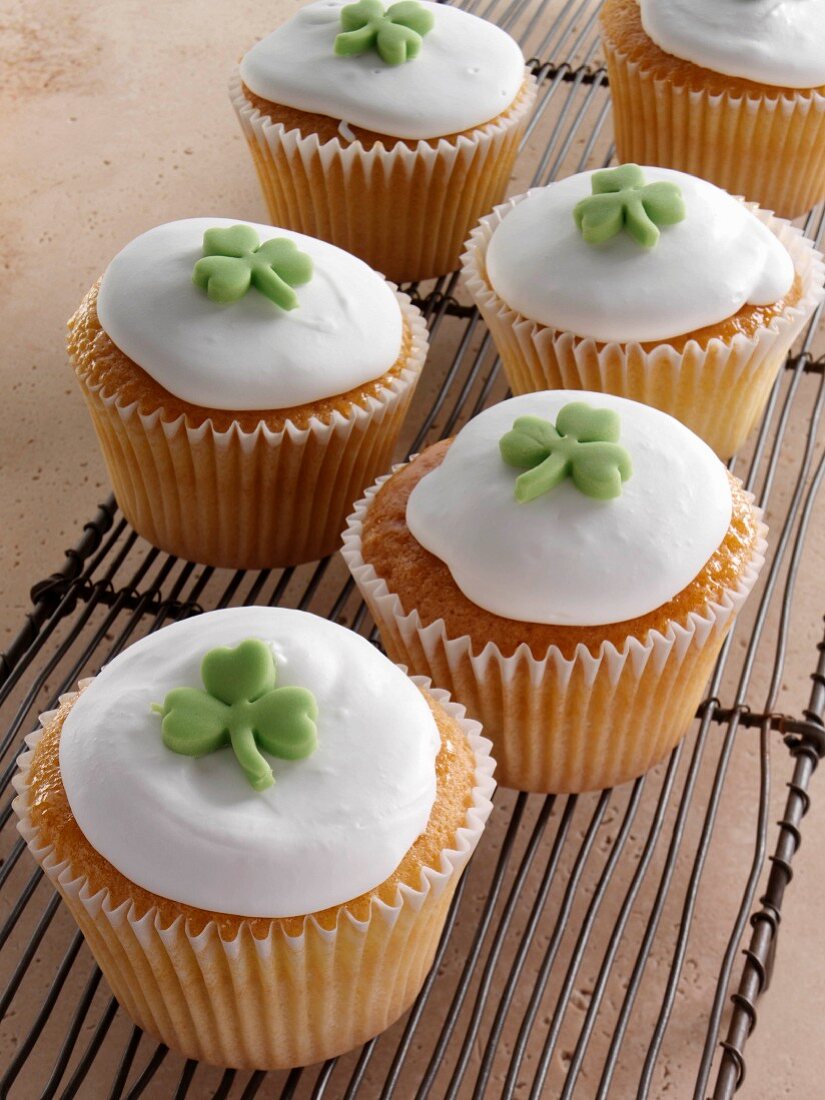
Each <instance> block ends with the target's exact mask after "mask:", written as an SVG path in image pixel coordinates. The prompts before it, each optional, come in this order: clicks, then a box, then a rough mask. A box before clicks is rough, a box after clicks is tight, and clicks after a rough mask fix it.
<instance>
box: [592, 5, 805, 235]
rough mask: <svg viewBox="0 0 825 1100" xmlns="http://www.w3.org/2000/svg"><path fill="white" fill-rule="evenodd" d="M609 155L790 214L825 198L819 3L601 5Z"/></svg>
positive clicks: (787, 215) (792, 215) (794, 214)
mask: <svg viewBox="0 0 825 1100" xmlns="http://www.w3.org/2000/svg"><path fill="white" fill-rule="evenodd" d="M601 34H602V43H603V46H604V51H605V56H606V59H607V71H608V76H609V80H610V93H611V97H612V99H613V117H614V126H615V131H616V149H617V152H618V155H619V157H621V158H622V159H623V160H634V161H638V162H639V163H641V164H660V165H664V166H666V167H668V168H679V169H681V170H683V171H685V172H692V173H694V174H695V175H697V176H702V177H704V178H705V179H708V180H712V181H713V183H716V184H718V185H719V186H720V187H724V188H725V189H726V190H728V191H731V192H732V193H733V194H736V195H744V196H745V197H746V198H748V199H752V200H753V201H755V202H758V203H759V205H760V206H764V207H767V208H768V209H769V210H773V211H776V213H778V214H781V215H782V216H783V217H787V218H792V217H796V216H797V215H798V214H802V213H804V212H805V211H806V210H809V209H810V208H811V207H812V206H813V205H814V204H815V203H817V202H819V201H820V200H821V199H822V198H825V3H823V0H803V2H800V0H790V2H786V3H777V0H747V2H746V3H743V2H742V0H606V2H605V4H604V7H603V8H602V12H601Z"/></svg>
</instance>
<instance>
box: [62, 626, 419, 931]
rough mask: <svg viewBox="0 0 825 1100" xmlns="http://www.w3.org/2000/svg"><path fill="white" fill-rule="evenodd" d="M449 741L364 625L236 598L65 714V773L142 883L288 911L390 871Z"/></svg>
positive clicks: (148, 643)
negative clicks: (360, 629)
mask: <svg viewBox="0 0 825 1100" xmlns="http://www.w3.org/2000/svg"><path fill="white" fill-rule="evenodd" d="M439 744H440V739H439V733H438V728H437V726H436V724H435V720H434V719H433V716H432V713H431V711H430V709H429V707H428V705H427V702H426V700H425V699H424V697H423V695H422V694H421V692H420V691H419V690H418V688H417V687H416V686H415V685H414V684H413V683H412V682H411V681H410V680H409V679H407V677H406V676H405V675H404V674H403V673H402V672H401V670H400V669H398V668H397V667H396V666H395V665H393V664H392V663H391V662H390V661H388V660H387V659H386V658H385V657H384V656H383V655H382V654H381V653H379V651H378V650H377V649H376V648H374V647H373V646H372V645H370V643H369V642H367V641H366V640H365V639H363V638H361V637H360V636H359V635H357V634H355V633H353V632H352V631H349V630H346V629H344V628H343V627H340V626H336V625H335V624H333V623H330V622H327V621H326V620H324V619H320V618H317V617H316V616H314V615H309V614H306V613H304V612H300V611H291V610H285V609H281V608H265V607H249V608H233V609H230V610H224V611H214V612H210V613H209V614H205V615H198V616H196V617H195V618H191V619H186V620H184V621H182V622H179V623H176V624H174V625H173V626H169V627H166V628H165V629H163V630H160V631H157V632H156V633H154V634H149V635H148V636H147V637H145V638H143V639H141V640H140V641H139V642H137V643H135V645H133V646H131V647H130V648H129V649H127V650H126V651H125V652H124V653H122V654H121V655H120V656H118V657H116V658H115V659H114V660H113V661H112V662H111V663H110V664H109V665H107V666H106V667H105V668H104V669H103V671H102V672H101V673H100V674H99V676H97V677H96V679H94V680H93V681H92V682H91V683H90V684H89V686H88V687H87V688H86V690H85V691H84V692H82V694H81V695H80V697H79V698H78V699H77V701H76V702H75V704H74V706H73V707H72V709H71V711H70V712H69V714H68V715H67V717H66V720H65V723H64V725H63V729H62V733H61V738H60V771H61V775H62V779H63V784H64V786H65V790H66V796H67V798H68V801H69V805H70V807H71V810H72V813H73V814H74V816H75V818H76V820H77V823H78V825H79V826H80V828H81V830H82V831H83V833H84V835H85V836H86V839H87V840H88V841H89V843H90V844H91V845H92V846H93V847H94V848H95V849H96V850H97V851H98V852H99V853H100V854H101V855H102V856H104V857H105V858H106V859H108V860H109V861H110V862H111V863H112V864H113V865H114V866H115V867H116V868H117V869H118V870H119V871H120V872H121V873H122V874H124V875H125V876H126V877H127V878H128V879H130V880H131V881H132V882H134V883H137V884H138V885H139V886H142V887H144V888H145V889H146V890H150V891H152V892H153V893H155V894H158V895H160V896H162V897H165V898H169V899H171V900H173V901H177V902H181V903H183V904H187V905H192V906H196V907H199V908H202V909H207V910H210V911H213V912H219V913H235V914H238V915H240V916H246V917H290V916H299V915H302V914H306V913H313V912H316V911H318V910H321V909H325V908H327V907H329V906H334V905H339V904H342V903H344V902H346V901H349V900H351V899H352V898H354V897H357V896H359V895H360V894H362V893H365V892H367V891H369V890H371V889H373V888H374V887H376V886H378V885H379V884H380V883H381V882H383V881H384V880H385V879H386V878H388V877H389V875H390V874H392V872H393V871H394V870H395V868H396V867H397V866H398V864H399V863H400V862H401V860H402V858H403V857H404V855H405V853H406V852H407V851H408V849H409V848H410V847H411V846H412V844H413V843H414V842H415V840H416V839H417V838H418V836H419V835H420V834H421V833H422V832H423V831H424V830H425V829H426V827H427V822H428V820H429V816H430V811H431V809H432V805H433V802H434V800H435V792H436V772H435V759H436V755H437V753H438V750H439ZM273 773H274V775H273Z"/></svg>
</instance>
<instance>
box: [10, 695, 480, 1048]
mask: <svg viewBox="0 0 825 1100" xmlns="http://www.w3.org/2000/svg"><path fill="white" fill-rule="evenodd" d="M415 682H416V683H418V684H419V686H421V687H423V688H425V689H427V690H429V691H430V694H431V695H432V696H433V697H434V698H435V699H436V700H437V701H438V702H439V703H440V705H441V706H442V707H443V708H444V710H445V711H446V712H447V713H448V714H449V715H450V716H451V717H452V718H454V719H455V720H456V721H457V722H458V723H459V724H460V726H461V728H462V730H463V731H464V734H465V736H466V737H467V740H468V742H469V743H470V746H471V747H472V749H473V752H474V753H475V757H476V770H475V784H474V788H473V793H472V803H471V805H470V806H469V807H468V809H467V812H466V816H465V820H464V824H463V825H462V826H461V827H460V828H459V829H458V830H457V832H456V837H455V843H454V847H452V848H448V849H445V850H444V851H443V852H442V853H441V860H440V864H439V866H438V867H422V870H421V882H420V885H419V887H418V888H413V887H412V886H408V885H406V884H401V885H399V887H398V890H397V894H396V897H395V899H394V901H393V903H392V904H391V905H390V904H387V903H385V902H383V901H381V900H380V899H374V900H373V903H372V905H371V909H370V912H369V916H368V917H367V918H365V919H364V920H356V919H355V918H354V917H352V916H351V915H350V914H349V913H348V912H346V911H345V910H340V911H339V915H338V920H337V923H336V924H335V926H334V927H333V928H326V927H324V926H322V925H321V924H320V923H319V922H318V921H317V920H316V918H315V917H314V916H311V915H310V916H307V917H305V918H304V922H303V929H302V930H301V932H300V933H299V934H297V935H287V934H286V932H285V931H284V930H283V926H282V925H281V924H280V923H278V922H273V924H272V927H271V931H270V932H269V934H268V935H267V936H266V938H257V937H256V936H254V935H253V934H252V931H251V929H250V928H249V926H248V925H246V924H242V925H241V926H240V929H239V931H238V934H237V935H236V936H235V937H234V938H233V939H231V940H226V939H223V938H221V935H220V933H219V932H218V929H217V927H216V925H215V924H214V923H211V924H209V925H207V927H206V928H204V930H203V931H202V932H200V933H199V934H198V935H194V934H192V933H191V932H189V930H188V929H187V926H186V922H185V920H184V918H183V917H182V916H181V917H179V918H178V919H177V920H176V921H175V922H174V923H173V924H171V925H169V926H167V927H164V926H163V925H162V922H161V920H160V916H159V914H158V911H157V909H156V908H153V909H150V910H148V912H146V913H145V914H144V915H143V916H142V917H140V919H138V917H137V913H136V911H135V908H134V905H133V904H132V903H131V902H128V901H126V902H124V903H122V904H121V905H119V906H117V907H114V906H113V905H112V904H111V902H110V899H109V895H108V891H107V890H105V889H103V890H99V891H98V892H97V893H92V891H91V889H90V886H89V882H88V879H87V878H86V877H85V876H77V875H75V874H74V873H73V872H72V868H71V865H70V862H69V861H68V860H63V861H60V860H58V859H57V857H56V855H55V854H54V849H53V846H51V845H49V844H45V843H44V842H43V841H42V840H41V838H40V835H39V832H38V830H37V829H36V827H35V826H34V824H33V823H32V820H31V816H30V814H29V797H28V791H29V771H30V767H31V762H32V759H33V756H34V749H35V747H36V745H37V743H38V741H39V740H40V738H41V737H42V729H39V730H37V731H36V732H34V733H32V734H30V735H29V736H28V737H27V738H26V744H27V746H28V751H26V752H24V753H23V755H22V756H21V757H20V759H19V761H18V767H19V771H18V772H17V774H16V775H15V777H14V780H13V782H14V786H15V789H16V791H17V797H16V798H15V800H14V803H13V807H14V811H15V813H16V814H17V817H18V819H19V820H18V826H17V827H18V829H19V831H20V833H21V835H22V836H23V838H24V839H25V841H26V844H27V845H28V847H29V850H30V851H31V853H32V855H33V856H34V858H35V859H36V860H37V862H38V863H39V864H40V866H41V867H42V869H43V871H44V873H45V874H46V876H47V877H48V879H49V881H50V882H51V883H52V885H53V886H54V887H55V889H56V890H57V891H58V892H59V893H60V895H61V897H62V898H63V900H64V901H65V903H66V905H67V906H68V908H69V910H70V912H71V913H72V916H73V917H74V918H75V920H76V921H77V923H78V925H79V926H80V929H81V931H82V932H83V935H84V936H85V938H86V942H87V943H88V945H89V948H90V950H91V952H92V954H93V955H94V957H95V959H96V961H97V963H98V965H99V966H100V969H101V970H102V971H103V974H104V976H105V978H106V980H107V982H108V983H109V985H110V986H111V988H112V992H113V993H114V995H115V997H116V998H117V1000H118V1001H119V1003H120V1004H121V1005H122V1007H123V1008H124V1009H125V1010H126V1012H127V1013H128V1014H129V1016H131V1018H132V1019H133V1020H134V1022H135V1023H136V1024H137V1025H138V1026H139V1027H141V1028H143V1029H144V1030H145V1031H147V1032H149V1033H150V1034H151V1035H153V1036H154V1037H155V1038H156V1039H158V1040H159V1041H160V1042H163V1043H165V1044H166V1045H167V1046H169V1047H170V1048H172V1049H174V1050H177V1051H178V1052H179V1053H181V1054H183V1055H184V1056H185V1057H187V1058H195V1059H198V1060H199V1061H203V1062H208V1063H211V1064H213V1065H218V1066H232V1067H236V1068H240V1069H285V1068H290V1067H292V1066H302V1065H309V1064H311V1063H313V1062H319V1061H322V1060H324V1059H326V1058H332V1057H334V1056H336V1055H338V1054H343V1053H344V1052H345V1051H348V1050H351V1049H353V1048H354V1047H357V1046H359V1045H360V1044H361V1043H363V1042H366V1041H367V1040H368V1039H370V1038H372V1037H373V1036H374V1035H378V1034H379V1033H380V1032H381V1031H383V1030H384V1029H385V1028H387V1027H389V1026H390V1024H392V1023H393V1022H394V1021H395V1020H396V1019H398V1017H399V1016H401V1015H402V1014H403V1013H404V1012H405V1011H406V1010H407V1009H408V1008H409V1007H410V1005H411V1004H412V1002H413V1000H414V999H415V997H416V996H417V994H418V992H419V990H420V988H421V986H422V984H423V982H424V979H425V977H426V975H427V972H428V970H429V969H430V966H431V964H432V960H433V956H434V954H435V950H436V947H437V945H438V940H439V937H440V935H441V932H442V929H443V926H444V921H445V919H446V916H447V911H448V909H449V905H450V901H451V899H452V896H453V893H454V892H455V888H456V886H457V884H458V880H459V879H460V877H461V874H462V871H463V870H464V867H465V866H466V864H467V861H468V860H469V858H470V856H471V855H472V853H473V851H474V849H475V847H476V845H477V843H478V841H479V838H480V836H481V833H482V832H483V830H484V825H485V823H486V821H487V818H488V816H489V814H490V811H491V809H492V803H491V798H492V794H493V790H494V789H495V781H494V780H493V778H492V775H493V769H494V767H495V763H494V761H493V760H492V758H491V756H490V742H489V741H488V740H486V738H484V737H482V736H481V735H480V727H479V725H478V723H477V722H474V721H472V720H470V719H468V718H466V717H465V713H464V708H463V707H461V706H459V705H458V704H456V703H454V702H451V701H450V699H449V697H448V696H447V695H446V693H445V692H443V691H440V690H438V689H430V687H429V683H428V682H426V681H424V680H421V679H420V678H417V679H416V680H415ZM82 686H83V684H81V687H82ZM72 698H74V696H71V695H70V696H67V697H65V698H64V699H61V703H62V702H65V701H67V700H69V699H72ZM56 713H57V712H56V711H51V712H49V713H47V714H44V715H41V717H40V723H41V726H42V727H45V726H46V725H47V724H48V722H49V721H50V720H51V719H52V718H53V717H54V716H55V714H56Z"/></svg>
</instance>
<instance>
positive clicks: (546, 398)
mask: <svg viewBox="0 0 825 1100" xmlns="http://www.w3.org/2000/svg"><path fill="white" fill-rule="evenodd" d="M571 401H584V402H587V403H588V404H589V405H591V406H592V407H593V408H596V409H599V408H602V409H604V408H607V409H614V410H615V411H616V412H617V413H618V414H619V416H620V417H621V437H620V442H621V444H622V446H623V447H624V448H625V449H626V450H627V451H628V452H629V454H630V457H631V460H632V464H633V472H632V475H631V476H630V477H629V478H628V479H627V480H626V481H625V482H624V483H623V485H622V492H621V496H619V497H617V498H615V499H613V500H595V499H593V498H591V497H587V496H585V495H584V494H583V493H581V492H579V490H578V489H576V488H575V486H574V485H573V484H572V482H571V481H569V480H568V481H565V482H563V483H561V484H560V485H558V486H557V487H556V488H555V489H553V490H552V491H551V492H549V493H545V494H543V495H542V496H540V497H537V498H536V499H535V500H532V501H530V502H528V503H524V504H522V503H518V502H517V501H516V499H515V495H514V483H515V475H516V471H514V470H513V469H512V468H511V467H510V466H508V465H506V464H505V463H504V461H503V460H502V459H501V456H500V454H499V440H500V439H501V437H502V436H503V435H504V434H505V433H506V432H507V431H509V430H510V429H511V428H512V425H513V422H514V421H515V420H516V419H517V418H518V417H522V416H538V417H543V418H549V419H551V420H554V419H555V417H556V416H557V414H558V412H559V411H560V409H562V408H563V407H564V406H565V405H567V404H568V403H569V402H571ZM731 512H732V503H731V490H730V482H729V479H728V475H727V471H726V469H725V467H724V466H723V465H722V463H721V462H720V461H719V459H718V458H717V457H716V456H715V455H714V454H713V452H712V451H711V450H710V448H709V447H708V446H707V445H706V444H705V443H703V442H702V440H700V439H699V438H698V437H697V436H695V435H694V434H693V433H692V432H691V431H689V430H688V429H687V428H685V427H684V426H683V425H682V424H680V423H679V422H678V421H676V420H674V419H673V418H672V417H670V416H668V415H667V414H665V413H662V412H659V411H658V410H657V409H653V408H649V407H648V406H645V405H640V404H637V403H636V402H634V401H628V400H625V399H624V398H620V397H613V396H611V395H608V394H597V393H587V392H583V393H579V392H576V393H573V392H570V391H565V390H552V391H545V392H542V393H534V394H526V395H524V396H521V397H515V398H512V399H510V400H509V401H503V402H501V404H499V405H495V406H493V407H492V408H490V409H487V410H485V411H484V412H483V413H481V414H480V415H479V416H477V417H475V418H474V419H473V420H471V421H470V422H469V424H467V425H466V427H464V428H463V429H462V430H461V432H459V434H458V436H457V437H456V439H455V441H454V442H453V444H452V446H451V447H450V449H449V451H448V452H447V454H446V456H445V458H444V461H443V462H442V463H441V465H439V466H438V467H437V468H436V469H434V470H432V471H431V472H430V473H429V474H427V475H426V476H425V477H424V478H422V480H421V481H420V482H419V483H418V484H417V485H416V487H415V488H414V489H413V491H412V493H411V494H410V497H409V500H408V502H407V525H408V527H409V529H410V531H411V533H412V534H413V536H414V537H415V538H416V540H417V541H418V542H419V543H420V544H421V545H422V546H423V547H424V548H425V549H427V550H429V551H430V553H432V554H435V555H436V557H438V558H440V559H441V561H443V562H444V563H445V564H446V565H447V566H448V568H449V570H450V573H451V575H452V577H453V580H454V581H455V583H456V584H457V585H458V587H459V588H460V589H461V591H462V592H463V593H464V595H465V596H466V597H467V598H468V599H470V600H471V601H472V602H473V603H475V604H477V605H478V606H479V607H482V608H484V609H485V610H487V611H490V612H492V613H493V614H495V615H499V616H502V617H503V618H507V619H515V620H519V621H522V622H529V623H547V624H558V625H575V626H590V625H597V624H608V623H614V622H623V621H624V620H627V619H634V618H637V617H638V616H641V615H644V614H646V613H647V612H649V611H652V610H654V609H655V608H657V607H660V606H661V605H662V604H665V603H667V601H668V600H670V599H671V598H672V597H673V596H675V595H676V594H677V593H678V592H680V591H681V590H682V589H683V588H684V587H685V586H686V585H687V584H689V583H690V581H692V580H693V578H694V577H695V576H696V575H697V574H698V573H699V571H700V570H701V569H702V568H703V566H704V565H705V563H706V562H707V561H708V559H709V558H710V557H711V555H712V554H713V553H714V551H715V550H716V548H717V547H718V546H719V544H720V543H721V541H722V539H723V538H724V537H725V533H726V531H727V529H728V525H729V523H730V519H731Z"/></svg>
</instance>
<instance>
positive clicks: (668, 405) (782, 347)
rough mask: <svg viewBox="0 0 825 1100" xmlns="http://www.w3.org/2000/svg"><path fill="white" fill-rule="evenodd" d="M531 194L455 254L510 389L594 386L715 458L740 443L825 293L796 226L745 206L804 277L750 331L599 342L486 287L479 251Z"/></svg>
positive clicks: (490, 218) (501, 211)
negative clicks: (797, 294) (700, 339)
mask: <svg viewBox="0 0 825 1100" xmlns="http://www.w3.org/2000/svg"><path fill="white" fill-rule="evenodd" d="M534 193H535V191H528V192H526V193H525V194H523V195H518V196H516V197H515V198H512V199H510V200H509V201H508V202H506V203H503V204H502V205H501V206H498V207H496V209H495V210H494V211H492V212H491V213H490V214H489V215H487V217H485V218H483V219H482V221H481V222H480V224H479V225H478V226H477V227H476V228H475V229H474V230H473V232H472V234H471V235H470V239H469V240H468V242H467V251H466V252H465V253H464V255H463V256H462V264H463V276H464V283H465V286H466V287H467V290H468V291H469V292H470V294H471V295H472V297H473V299H474V301H475V303H476V305H477V306H478V308H479V310H480V311H481V313H482V315H483V317H484V320H485V321H486V322H487V326H488V328H489V329H490V332H491V333H492V336H493V340H494V342H495V345H496V349H497V350H498V353H499V355H500V356H501V362H502V365H503V367H504V371H505V373H506V375H507V380H508V382H509V383H510V387H511V389H512V391H513V393H514V394H523V393H533V392H535V391H537V390H553V389H566V390H595V391H597V392H599V393H612V394H615V395H617V396H618V397H629V398H632V399H633V400H634V401H641V402H642V403H643V404H645V405H652V406H654V408H657V409H661V410H662V411H663V412H666V413H670V415H671V416H675V417H676V419H677V420H681V422H682V423H683V424H686V425H687V426H688V427H689V428H690V429H691V430H692V431H694V432H695V433H696V434H697V435H698V436H701V438H702V439H704V440H705V442H706V443H708V444H709V446H711V447H712V448H713V449H714V451H716V453H717V454H718V455H719V457H720V458H722V459H728V458H730V456H731V455H732V454H734V452H735V451H736V450H738V448H739V447H740V446H741V445H742V443H744V441H745V440H746V439H747V437H748V436H749V435H750V433H751V431H752V429H753V428H754V426H755V425H756V423H757V422H758V420H759V418H760V417H761V415H762V413H763V411H764V409H765V405H766V404H767V401H768V398H769V396H770V392H771V387H772V386H773V384H774V382H775V381H776V376H777V374H778V373H779V371H780V369H781V368H782V365H783V363H784V361H785V357H786V356H787V354H788V352H789V351H790V348H791V346H792V344H793V342H794V340H795V339H796V337H797V336H798V335H799V333H800V332H801V330H802V326H803V325H804V324H805V322H806V321H807V320H808V318H809V317H810V316H811V313H812V312H813V310H814V309H815V308H816V306H817V305H818V303H819V302H821V301H822V298H823V293H825V292H823V280H825V264H823V259H822V256H821V255H820V253H819V252H817V251H816V249H815V248H814V245H813V243H812V242H811V241H810V240H809V239H808V238H807V237H805V236H804V234H803V233H802V232H801V230H799V229H797V228H796V227H795V226H793V225H791V224H790V223H789V222H787V221H785V220H784V219H781V218H775V217H774V216H773V215H772V214H771V213H770V212H769V211H765V210H760V209H759V208H758V207H756V206H754V205H753V204H751V203H749V204H748V206H749V208H750V209H752V210H753V212H754V214H755V215H756V216H757V217H758V218H759V219H760V220H761V221H763V222H764V223H765V224H766V225H767V226H768V228H769V229H771V231H772V232H773V233H775V234H776V236H777V237H778V238H779V240H780V241H781V242H782V244H783V245H784V246H785V247H786V248H787V250H788V252H789V253H790V255H791V259H792V260H793V264H794V269H795V270H796V272H797V275H798V276H799V277H800V279H801V281H802V297H801V298H800V300H799V301H798V303H797V304H796V305H794V306H788V307H787V308H786V309H785V310H784V312H783V313H781V314H779V315H778V316H777V317H775V318H774V319H773V320H772V321H771V323H770V324H769V325H766V326H763V327H761V328H760V329H758V330H757V331H756V333H755V334H754V335H753V337H749V336H746V335H744V333H737V334H736V335H735V336H734V337H733V338H732V339H730V340H721V339H716V338H714V339H711V340H710V341H708V344H707V346H706V347H705V348H704V349H703V348H702V347H701V346H700V345H699V344H698V343H697V342H696V341H695V340H691V341H688V343H687V344H686V345H685V348H684V350H683V351H681V352H679V351H677V350H676V349H675V348H673V347H671V345H670V344H668V343H667V342H666V341H663V342H662V343H661V344H659V345H658V346H656V347H655V348H654V349H653V350H651V351H646V350H645V349H644V348H643V347H642V346H641V344H639V343H635V342H627V343H618V342H612V343H600V342H598V341H596V340H593V339H588V338H584V337H581V336H575V335H574V334H573V333H571V332H565V331H563V330H561V329H554V328H551V327H550V326H549V325H544V324H542V323H541V322H539V321H534V320H531V319H530V318H528V317H525V316H524V315H523V314H521V313H518V312H517V311H516V310H514V309H511V308H510V307H509V306H508V305H507V303H506V302H505V301H504V300H503V299H502V298H501V297H500V296H499V295H498V294H497V293H496V292H495V290H493V288H492V286H491V285H490V282H489V280H488V277H487V269H486V255H487V248H488V246H489V243H490V238H491V237H492V235H493V233H494V232H495V230H496V227H497V226H498V225H499V224H500V223H501V221H502V220H503V219H504V218H505V217H506V216H507V214H508V212H509V211H510V210H512V208H513V207H514V206H516V205H517V204H518V203H520V202H523V201H524V199H526V198H528V197H529V196H530V195H531V194H534Z"/></svg>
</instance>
